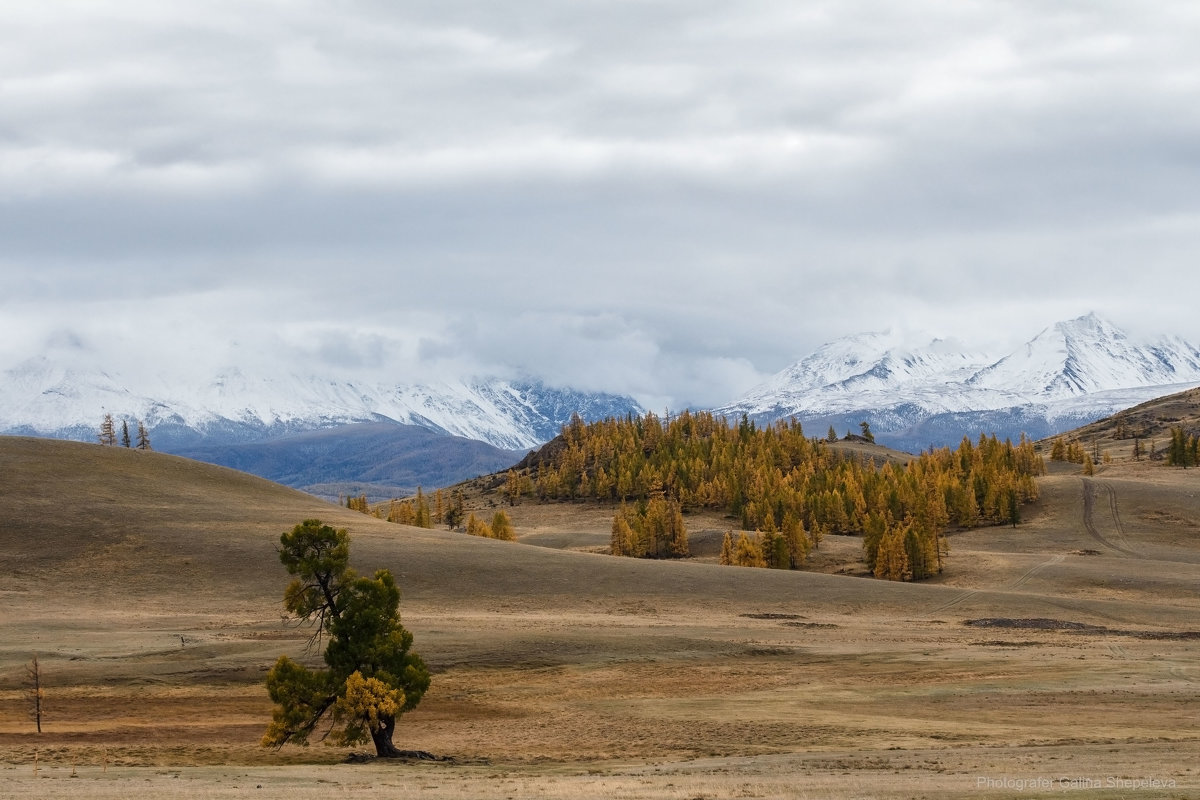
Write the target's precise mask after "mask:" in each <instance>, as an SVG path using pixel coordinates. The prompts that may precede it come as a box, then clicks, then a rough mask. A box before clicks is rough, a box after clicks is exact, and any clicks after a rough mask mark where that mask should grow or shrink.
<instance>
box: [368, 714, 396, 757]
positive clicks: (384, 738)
mask: <svg viewBox="0 0 1200 800" xmlns="http://www.w3.org/2000/svg"><path fill="white" fill-rule="evenodd" d="M382 721H383V727H381V728H380V729H379V730H377V731H371V740H372V741H373V742H375V755H377V756H379V757H380V758H400V757H401V756H402V753H401V752H400V751H399V750H397V749H396V745H394V744H392V734H393V733H395V732H396V718H395V717H383V718H382Z"/></svg>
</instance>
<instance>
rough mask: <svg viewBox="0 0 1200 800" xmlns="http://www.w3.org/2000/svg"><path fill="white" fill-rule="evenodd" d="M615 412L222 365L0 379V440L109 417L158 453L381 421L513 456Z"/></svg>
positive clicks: (500, 393)
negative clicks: (140, 427) (136, 424)
mask: <svg viewBox="0 0 1200 800" xmlns="http://www.w3.org/2000/svg"><path fill="white" fill-rule="evenodd" d="M627 412H633V413H640V408H639V407H638V405H637V403H636V402H635V401H634V400H633V399H632V398H629V397H620V396H617V395H611V394H604V393H585V392H578V391H574V390H571V389H560V388H553V387H549V386H546V385H544V384H542V383H540V382H537V381H527V382H514V381H504V380H479V381H455V382H445V383H439V384H425V385H397V384H394V383H386V382H379V383H364V382H361V381H352V380H334V379H330V378H322V377H318V376H314V375H302V374H297V373H278V374H269V373H263V374H247V373H245V372H243V371H241V370H239V369H236V368H231V369H228V370H225V371H223V372H221V373H220V374H218V375H216V376H213V377H198V378H196V379H190V380H182V381H181V380H180V379H178V378H167V377H164V376H157V377H152V378H149V379H139V380H137V381H136V382H135V381H134V380H133V379H128V378H125V377H123V376H122V375H120V374H118V373H115V372H106V371H100V370H94V371H89V370H86V369H80V368H78V367H71V366H64V365H61V364H59V363H57V362H55V361H52V360H50V359H48V358H45V357H37V358H32V359H29V360H27V361H25V362H24V363H22V364H20V365H19V366H17V367H15V368H13V369H10V370H8V371H7V372H5V373H4V375H3V380H2V381H0V432H6V433H25V434H33V435H42V436H60V437H70V438H79V439H86V440H92V439H94V437H95V431H96V429H97V425H98V424H99V422H98V420H99V419H100V418H101V417H102V416H103V415H104V414H105V413H111V414H113V416H114V417H116V418H117V419H126V420H140V421H143V422H145V424H146V426H147V427H148V428H149V430H150V432H151V434H152V440H153V441H154V443H155V446H156V447H159V448H160V449H168V448H170V447H171V446H180V445H185V444H187V445H191V444H195V443H196V442H197V441H199V440H202V439H214V440H221V441H224V442H231V441H250V440H261V439H264V438H273V437H275V436H278V435H282V434H287V433H294V432H297V431H306V430H317V429H322V428H329V427H332V426H335V425H344V424H350V423H362V422H378V421H393V422H397V423H403V424H411V425H418V426H420V427H423V428H427V429H429V430H433V431H436V432H439V433H445V434H450V435H454V436H460V437H464V438H467V439H474V440H478V441H483V442H487V443H489V444H492V445H494V446H496V447H498V448H502V449H505V450H521V449H528V448H531V447H536V446H538V445H539V444H541V443H542V442H545V441H547V440H548V439H551V438H553V437H554V436H555V435H557V434H558V432H559V429H560V428H561V426H562V425H563V424H564V423H565V422H567V421H568V420H570V418H571V415H572V414H573V413H578V414H580V416H582V417H584V419H588V420H592V419H601V418H604V417H608V416H616V415H623V414H625V413H627ZM164 445H166V447H164Z"/></svg>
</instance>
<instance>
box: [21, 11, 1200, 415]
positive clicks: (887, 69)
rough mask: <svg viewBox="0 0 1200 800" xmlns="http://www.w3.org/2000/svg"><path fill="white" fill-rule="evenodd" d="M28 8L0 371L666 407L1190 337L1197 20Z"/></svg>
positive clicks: (1189, 15) (1002, 14) (1133, 15)
mask: <svg viewBox="0 0 1200 800" xmlns="http://www.w3.org/2000/svg"><path fill="white" fill-rule="evenodd" d="M9 5H10V6H11V7H6V8H4V9H2V10H0V31H3V33H2V34H0V37H2V39H0V45H3V46H2V47H0V91H2V92H3V96H4V101H5V114H4V117H3V119H2V120H0V333H2V334H3V337H2V338H3V341H2V343H0V359H4V360H6V361H8V362H11V361H13V360H15V359H18V358H20V357H23V356H27V355H29V354H31V353H34V352H39V350H40V349H44V348H45V347H46V344H45V343H46V341H48V337H51V336H52V335H54V334H55V332H56V331H58V332H60V334H59V335H60V336H61V331H74V332H75V335H77V336H79V337H81V341H85V342H89V343H93V345H94V346H95V347H97V348H101V349H103V348H105V347H107V348H110V349H111V350H112V351H114V352H119V351H120V347H121V342H127V341H128V340H129V339H131V338H132V339H134V340H137V341H142V342H144V341H147V340H150V339H153V343H154V344H153V348H151V349H153V350H154V351H155V357H156V358H160V359H162V360H164V361H171V360H177V359H178V356H177V354H178V353H179V352H186V353H188V354H189V358H190V359H193V360H195V359H199V363H205V364H207V363H211V364H214V365H219V364H221V363H222V362H224V361H227V360H230V359H240V360H247V359H249V360H252V361H254V360H256V361H258V362H260V363H268V362H271V361H273V360H278V359H295V360H296V363H298V364H308V365H310V366H311V365H312V364H321V365H328V367H329V368H330V369H334V368H336V369H342V370H347V371H354V370H360V371H375V372H379V371H392V372H395V373H397V374H401V375H403V376H405V377H406V378H411V379H417V380H419V379H423V378H424V377H426V376H430V377H432V376H436V375H440V374H444V373H450V372H456V371H478V372H493V373H498V374H518V373H531V374H533V375H536V376H540V377H543V378H544V379H546V380H549V381H551V382H555V381H560V382H571V383H576V384H579V385H582V386H584V387H585V388H606V389H611V390H615V391H630V392H635V393H637V395H638V396H639V397H640V398H643V399H644V400H645V401H646V402H648V403H651V404H653V405H655V406H658V405H679V404H683V403H698V404H706V403H714V404H715V403H719V402H723V401H725V400H728V399H730V398H731V397H732V396H733V395H735V394H737V393H738V392H741V391H743V390H745V389H746V388H748V387H749V385H750V384H752V383H754V382H755V381H756V380H758V379H760V378H761V377H763V376H764V375H765V374H766V373H769V372H771V371H774V370H776V369H779V368H781V367H783V366H784V365H785V364H786V363H787V362H788V361H790V360H792V359H794V358H797V357H800V356H802V355H804V354H805V353H806V352H808V351H809V350H811V349H812V348H813V347H815V346H817V345H818V344H820V343H821V342H822V341H825V340H827V339H830V338H833V337H836V336H840V335H844V334H848V333H853V332H856V331H859V330H867V329H880V328H884V327H888V326H899V327H904V328H921V329H926V330H930V331H931V332H934V333H940V334H943V335H957V336H958V337H960V338H962V339H964V340H967V341H968V342H980V343H984V344H992V343H993V342H1002V341H1010V340H1012V339H1019V338H1024V337H1027V336H1029V335H1032V334H1033V333H1035V332H1036V331H1037V330H1039V329H1040V328H1041V327H1043V326H1045V325H1047V324H1049V323H1051V322H1053V321H1055V320H1057V319H1062V318H1066V317H1069V316H1074V315H1077V314H1079V313H1083V312H1085V311H1087V310H1090V309H1095V310H1097V311H1099V312H1101V313H1103V314H1108V315H1110V316H1112V317H1113V318H1114V319H1115V320H1116V321H1118V322H1120V323H1122V324H1127V325H1131V326H1133V327H1144V328H1146V329H1147V330H1148V331H1153V332H1157V331H1160V330H1167V331H1170V332H1174V333H1180V334H1183V335H1185V336H1188V337H1190V338H1193V339H1200V323H1198V322H1196V319H1197V318H1196V315H1195V313H1194V300H1193V298H1195V296H1196V295H1197V291H1196V290H1197V289H1198V288H1200V278H1198V277H1196V275H1197V274H1198V271H1197V270H1195V269H1194V266H1193V264H1192V263H1191V262H1192V254H1193V253H1195V252H1197V251H1198V248H1197V245H1198V244H1200V198H1198V196H1197V195H1196V192H1195V188H1194V187H1195V186H1196V185H1198V180H1197V179H1198V178H1200V175H1198V174H1197V172H1198V165H1200V152H1198V151H1200V145H1198V144H1197V142H1200V106H1198V105H1197V104H1196V103H1195V97H1196V96H1197V93H1198V90H1200V56H1198V55H1196V53H1195V47H1194V43H1195V41H1196V40H1197V38H1198V34H1200V15H1197V14H1196V13H1195V12H1194V10H1193V9H1192V7H1191V5H1190V4H1188V3H1184V2H1166V3H1160V4H1158V5H1157V6H1156V8H1155V13H1154V14H1147V13H1145V12H1144V9H1143V10H1139V9H1136V8H1133V7H1130V6H1127V5H1126V4H1117V3H1088V4H1068V5H1062V6H1055V7H1053V8H1047V7H1046V6H1045V5H1044V4H1038V3H1022V2H1015V3H1014V2H1004V3H1001V2H978V3H958V4H950V5H947V4H944V3H932V2H928V3H926V2H920V3H909V4H904V5H895V4H892V5H888V4H878V3H860V2H839V3H824V2H806V3H802V4H796V3H785V2H772V1H771V0H762V1H761V2H749V3H740V4H728V3H716V2H701V3H695V2H688V3H683V2H666V1H663V2H650V3H636V4H634V3H622V4H613V3H589V2H584V3H572V4H568V5H563V4H560V3H545V2H538V1H537V0H532V1H531V2H528V3H522V4H521V6H520V8H519V9H515V8H512V7H508V8H501V7H498V6H497V5H496V4H494V3H478V2H457V3H454V2H452V3H432V2H405V3H401V4H395V3H383V2H367V1H366V0H360V1H359V2H347V3H342V4H338V5H337V7H336V8H332V7H330V6H328V5H327V4H321V3H316V2H299V3H290V4H287V5H286V6H279V5H278V4H268V3H257V2H223V3H213V4H206V5H205V8H204V11H203V13H201V12H199V11H195V10H192V11H185V10H181V9H179V8H173V7H170V6H169V4H168V5H164V4H160V3H151V2H129V0H122V1H121V2H116V0H110V2H96V3H88V4H85V5H82V6H74V7H72V8H71V9H70V13H68V12H67V11H66V10H64V9H63V8H62V7H59V6H55V5H54V4H40V5H39V4H9ZM151 332H153V333H154V334H158V335H156V336H151V335H150V334H151ZM233 339H236V340H237V341H238V342H239V343H240V344H239V345H238V346H237V347H233V346H231V345H230V344H229V342H230V341H232V340H233ZM250 353H254V354H255V355H253V356H252V355H249V354H250ZM147 358H148V359H149V356H147Z"/></svg>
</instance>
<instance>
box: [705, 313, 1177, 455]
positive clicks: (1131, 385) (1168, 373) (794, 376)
mask: <svg viewBox="0 0 1200 800" xmlns="http://www.w3.org/2000/svg"><path fill="white" fill-rule="evenodd" d="M927 341H928V344H927V345H923V346H916V347H914V346H912V345H910V344H908V343H906V342H905V341H903V340H902V338H901V337H899V336H897V335H895V334H894V333H866V334H856V335H853V336H846V337H842V338H840V339H837V340H834V341H832V342H829V343H826V344H824V345H822V346H821V347H819V348H817V349H816V350H815V351H813V353H811V354H810V355H808V356H805V357H804V358H802V359H800V360H799V361H797V362H795V363H793V364H791V365H790V366H788V367H786V368H785V369H783V370H781V371H780V372H778V373H777V374H775V375H774V376H772V377H771V378H770V379H768V380H767V381H765V382H764V383H763V384H761V385H760V386H757V387H755V388H753V389H751V390H750V391H749V392H747V393H746V394H745V395H743V396H742V397H741V398H738V399H737V400H735V401H733V402H732V403H730V404H728V405H726V406H723V407H721V408H718V409H715V411H716V412H717V413H719V414H724V415H727V416H735V417H736V416H741V415H742V414H746V415H748V416H750V417H752V418H755V419H757V420H761V421H768V420H773V419H780V418H787V417H790V416H795V417H797V418H798V419H800V420H801V421H804V420H805V419H810V420H820V421H821V424H822V425H824V424H827V422H826V421H828V420H834V422H835V424H844V423H845V422H846V421H848V420H853V423H852V424H857V422H858V420H860V419H871V425H872V428H873V429H874V430H875V431H877V432H887V431H901V430H914V429H916V428H918V427H919V426H920V425H922V424H923V421H924V420H928V419H931V418H934V417H944V416H946V415H960V416H961V415H970V414H975V415H978V414H980V413H985V412H986V413H988V414H990V415H991V416H990V419H991V420H992V423H989V424H996V423H995V421H996V420H999V419H1000V417H998V416H997V415H996V414H995V413H993V412H999V411H1002V410H1005V409H1008V410H1012V409H1025V410H1024V411H1021V412H1016V411H1013V412H1012V414H1013V415H1015V416H1020V417H1021V418H1022V420H1023V423H1022V424H1029V425H1031V426H1036V425H1041V424H1044V423H1045V421H1044V420H1042V421H1040V422H1039V420H1041V417H1039V416H1038V414H1040V413H1041V412H1031V411H1029V409H1031V408H1034V407H1035V406H1036V407H1039V408H1043V407H1044V408H1049V407H1050V406H1053V412H1051V411H1046V412H1045V413H1047V414H1050V413H1054V414H1060V415H1067V416H1069V415H1070V414H1072V413H1075V412H1074V411H1072V409H1088V411H1086V412H1085V411H1082V410H1080V411H1079V413H1091V411H1092V410H1095V411H1101V412H1104V413H1111V412H1112V411H1116V410H1119V408H1118V407H1111V408H1110V406H1113V404H1118V405H1119V404H1120V403H1124V402H1126V401H1131V402H1141V401H1142V400H1146V399H1150V397H1153V396H1155V395H1154V393H1155V392H1158V393H1159V394H1166V393H1168V391H1174V390H1176V389H1177V388H1178V387H1180V386H1182V385H1184V384H1189V383H1191V384H1197V383H1200V350H1198V349H1197V348H1196V347H1195V346H1194V345H1192V344H1189V343H1188V342H1186V341H1184V340H1182V339H1180V338H1178V337H1160V338H1159V339H1156V340H1154V341H1151V342H1135V341H1133V340H1132V339H1131V337H1130V336H1129V335H1128V334H1126V333H1125V331H1123V330H1121V329H1120V328H1119V327H1117V326H1116V325H1114V324H1113V323H1111V322H1109V321H1108V320H1106V319H1104V318H1102V317H1101V316H1100V315H1098V314H1096V313H1095V312H1089V313H1087V314H1084V315H1083V316H1080V317H1076V318H1075V319H1070V320H1065V321H1062V322H1058V323H1055V324H1053V325H1051V326H1049V327H1047V328H1045V329H1043V330H1042V331H1041V332H1039V333H1038V334H1037V335H1036V336H1034V337H1033V338H1031V339H1029V340H1028V341H1027V342H1026V343H1025V344H1024V345H1022V346H1021V347H1018V348H1016V349H1015V350H1014V351H1013V352H1011V353H1008V354H1007V355H1004V356H1003V357H1000V358H997V357H995V356H994V355H991V354H987V353H982V352H974V351H972V350H970V349H969V348H966V347H963V346H962V345H961V344H960V343H958V342H950V341H947V340H944V339H930V340H927ZM1159 389H1161V390H1162V391H1159ZM1101 395H1107V396H1108V397H1109V399H1108V400H1098V399H1097V398H1099V397H1100V396H1101ZM1106 409H1107V411H1106ZM1030 414H1032V415H1033V416H1032V417H1031V416H1030ZM855 417H857V419H855ZM872 417H873V418H872ZM964 424H965V423H964ZM1045 424H1048V423H1045ZM1051 427H1052V426H1051ZM959 436H961V434H959ZM884 438H885V439H886V437H884ZM955 440H956V439H955ZM927 443H928V442H922V446H924V445H925V444H927Z"/></svg>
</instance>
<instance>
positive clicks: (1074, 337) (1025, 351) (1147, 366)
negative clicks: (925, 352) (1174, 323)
mask: <svg viewBox="0 0 1200 800" xmlns="http://www.w3.org/2000/svg"><path fill="white" fill-rule="evenodd" d="M1191 380H1200V350H1197V349H1196V348H1195V347H1193V346H1191V345H1189V344H1188V343H1187V342H1184V341H1183V340H1182V339H1177V338H1175V339H1168V338H1162V339H1159V340H1158V341H1156V342H1151V343H1146V344H1137V343H1135V342H1133V341H1131V340H1130V339H1129V337H1128V336H1127V335H1126V334H1125V332H1124V331H1122V330H1120V329H1118V328H1117V327H1115V326H1114V325H1112V324H1111V323H1109V322H1106V321H1105V320H1102V319H1100V318H1099V317H1097V316H1096V315H1095V314H1088V315H1087V316H1084V317H1080V318H1078V319H1074V320H1070V321H1068V322H1059V323H1058V324H1056V325H1054V326H1053V327H1052V328H1047V329H1046V330H1044V331H1042V332H1041V333H1039V334H1038V335H1037V336H1035V337H1034V338H1033V339H1032V340H1031V341H1029V342H1028V343H1027V344H1026V345H1025V346H1024V347H1023V348H1022V349H1020V350H1018V351H1017V352H1015V353H1012V354H1010V355H1008V356H1005V357H1004V358H1003V359H1001V360H1000V361H998V362H996V363H995V364H993V365H991V366H989V367H987V368H986V369H983V370H981V371H980V372H979V373H978V374H976V375H974V376H973V377H972V378H971V379H970V381H969V384H970V385H971V386H973V387H977V388H992V389H1000V390H1009V391H1013V392H1017V393H1021V394H1025V395H1028V396H1030V397H1031V398H1037V399H1038V400H1058V399H1065V398H1070V397H1077V396H1080V395H1086V394H1092V393H1095V392H1104V391H1109V390H1112V389H1129V388H1134V387H1141V386H1160V385H1168V384H1176V383H1181V382H1186V381H1191Z"/></svg>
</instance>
